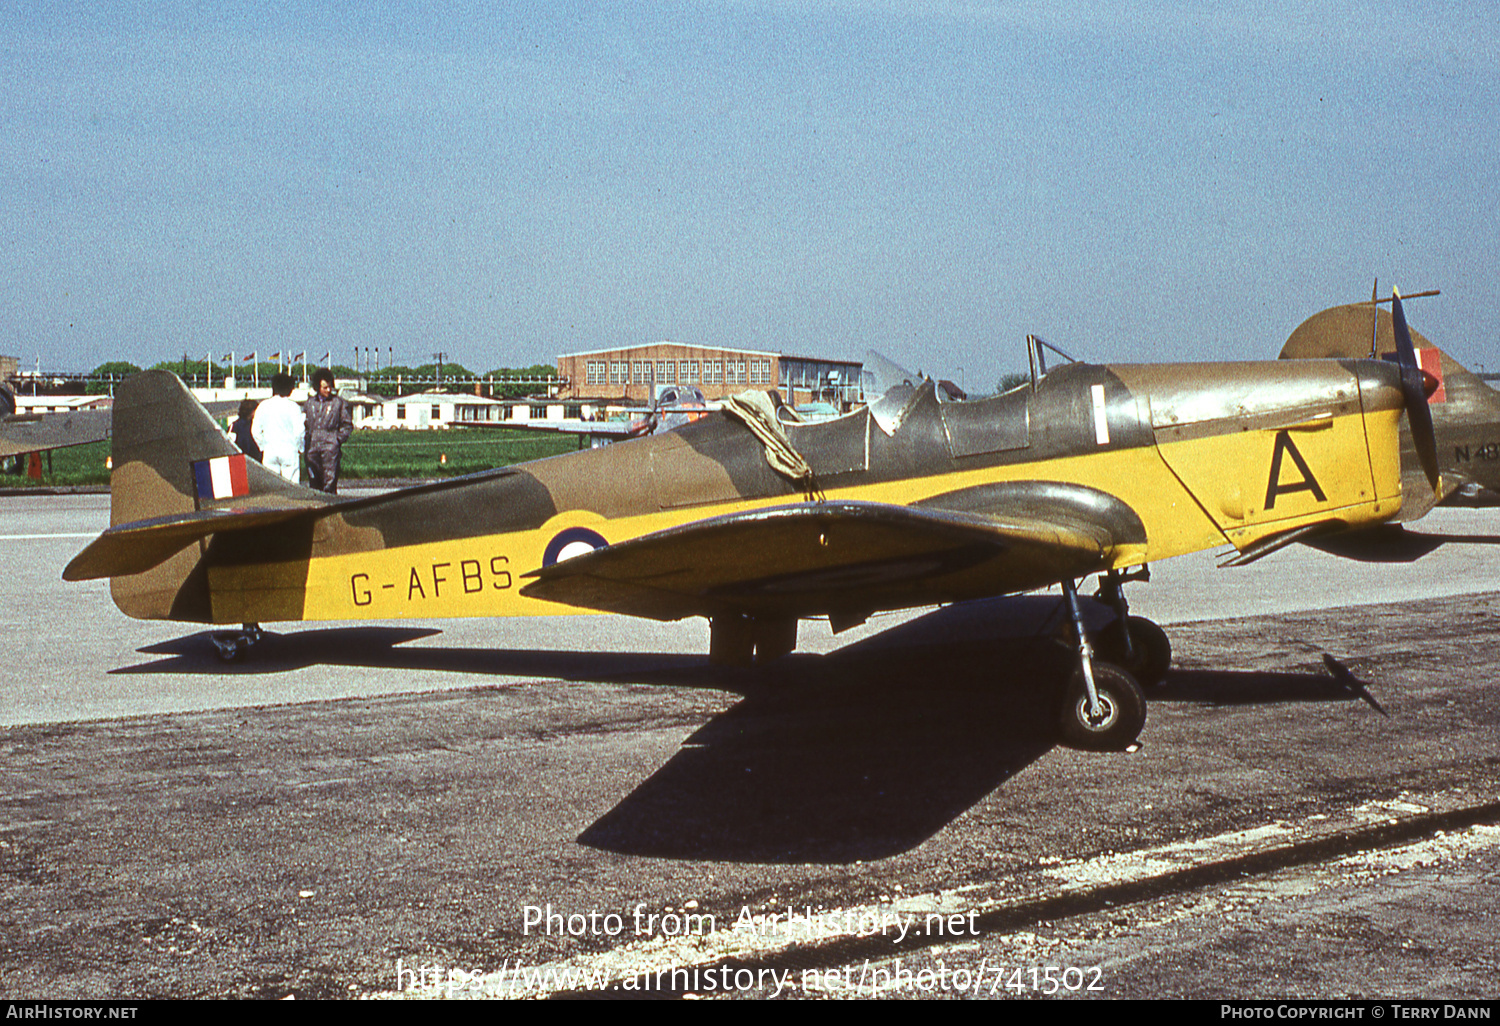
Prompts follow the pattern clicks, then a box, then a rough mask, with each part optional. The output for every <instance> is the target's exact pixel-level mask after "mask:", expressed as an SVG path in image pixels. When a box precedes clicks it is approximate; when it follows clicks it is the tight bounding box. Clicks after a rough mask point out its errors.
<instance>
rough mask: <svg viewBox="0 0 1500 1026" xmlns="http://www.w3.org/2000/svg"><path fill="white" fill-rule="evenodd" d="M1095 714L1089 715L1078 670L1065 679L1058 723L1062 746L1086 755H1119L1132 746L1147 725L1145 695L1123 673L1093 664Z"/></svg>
mask: <svg viewBox="0 0 1500 1026" xmlns="http://www.w3.org/2000/svg"><path fill="white" fill-rule="evenodd" d="M1093 668H1094V690H1095V692H1096V693H1097V694H1098V696H1099V709H1098V712H1097V714H1095V715H1090V713H1089V693H1088V688H1087V687H1086V685H1085V684H1084V679H1083V669H1082V668H1081V667H1080V668H1079V669H1076V670H1074V671H1073V672H1072V674H1070V675H1069V677H1068V683H1067V687H1066V688H1065V689H1064V691H1063V708H1062V716H1061V719H1060V721H1059V727H1060V728H1061V733H1062V741H1063V744H1065V745H1067V746H1068V747H1070V748H1080V749H1083V750H1084V751H1087V752H1121V751H1124V750H1125V749H1127V748H1129V747H1130V746H1131V745H1133V744H1134V743H1135V739H1136V738H1137V737H1139V736H1140V733H1141V728H1142V727H1144V726H1145V725H1146V696H1145V694H1143V693H1142V692H1141V686H1140V685H1139V684H1137V683H1136V682H1135V678H1134V677H1132V676H1131V675H1130V674H1129V673H1127V672H1126V671H1124V670H1122V669H1120V668H1119V667H1118V666H1114V665H1111V664H1110V663H1105V662H1099V661H1095V663H1094V666H1093Z"/></svg>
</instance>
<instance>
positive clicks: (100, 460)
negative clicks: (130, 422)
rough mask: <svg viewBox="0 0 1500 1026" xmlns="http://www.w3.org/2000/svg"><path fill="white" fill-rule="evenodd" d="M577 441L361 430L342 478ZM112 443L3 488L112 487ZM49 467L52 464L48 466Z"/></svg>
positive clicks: (495, 458)
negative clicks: (109, 460)
mask: <svg viewBox="0 0 1500 1026" xmlns="http://www.w3.org/2000/svg"><path fill="white" fill-rule="evenodd" d="M577 444H578V443H577V440H576V439H574V438H572V437H559V436H557V435H540V434H537V435H533V434H526V433H523V432H520V431H487V432H480V431H477V430H474V431H471V430H465V429H462V428H458V429H453V430H448V431H356V432H354V437H352V438H350V439H349V443H348V444H347V445H345V446H344V458H343V467H342V469H341V471H340V479H341V480H344V481H353V480H358V479H360V478H390V477H396V478H421V479H424V480H426V479H433V478H442V477H456V476H458V475H460V474H472V473H474V472H475V471H478V470H488V469H490V468H491V467H508V466H510V465H511V464H513V463H524V462H526V461H527V460H535V459H541V458H542V457H544V456H555V455H557V454H558V453H562V452H569V451H571V450H573V449H574V448H576V447H577ZM108 456H109V442H93V443H91V444H89V445H75V446H73V447H71V448H68V449H54V450H52V452H50V453H43V454H42V456H41V462H42V479H41V480H40V481H37V480H35V479H33V478H31V477H28V476H27V475H26V474H24V473H21V474H15V473H11V472H10V470H11V468H10V466H9V464H10V461H8V460H7V461H6V467H5V468H4V469H5V473H0V488H11V487H27V486H35V487H53V486H57V485H91V484H109V470H108V469H106V467H105V465H104V461H105V458H106V457H108ZM49 464H50V466H49Z"/></svg>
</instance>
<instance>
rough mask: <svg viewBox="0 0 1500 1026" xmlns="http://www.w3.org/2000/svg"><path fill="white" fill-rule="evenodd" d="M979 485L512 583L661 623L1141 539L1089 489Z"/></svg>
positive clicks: (1102, 560)
mask: <svg viewBox="0 0 1500 1026" xmlns="http://www.w3.org/2000/svg"><path fill="white" fill-rule="evenodd" d="M1038 488H1041V489H1042V491H1041V492H1040V493H1039V492H1038ZM986 493H987V494H984V495H974V494H966V493H953V494H952V495H950V496H940V497H938V499H936V500H929V503H928V504H924V505H922V506H898V505H888V504H884V503H876V502H857V501H847V502H809V503H799V504H797V505H791V506H776V507H770V508H765V509H756V510H749V511H745V512H740V513H732V514H728V515H725V516H719V517H712V518H709V519H706V520H701V521H698V522H696V523H691V524H686V525H683V526H680V527H674V528H671V529H668V530H665V531H660V532H657V533H654V534H649V535H645V536H643V537H640V538H635V539H632V540H630V541H625V542H622V543H619V544H616V545H609V546H605V547H603V548H600V549H596V550H594V551H593V552H590V553H586V554H583V555H580V556H576V557H574V558H571V559H566V560H563V561H561V562H558V563H555V564H553V565H552V566H548V567H544V568H542V569H541V570H537V571H534V572H533V573H531V574H529V575H528V576H530V577H534V578H535V580H534V581H532V582H531V583H529V584H527V585H526V586H525V587H524V588H523V589H522V592H521V593H522V594H523V595H528V596H532V597H535V598H542V599H547V600H549V601H554V602H562V603H566V604H568V605H574V606H580V607H583V608H587V609H601V610H605V611H608V612H615V613H628V614H631V615H634V616H646V617H651V618H653V619H658V620H675V619H680V618H682V617H685V616H714V615H719V614H721V613H727V612H734V613H743V614H747V615H752V616H775V617H787V616H817V615H823V614H841V613H870V612H874V611H876V610H880V609H894V608H904V607H909V606H914V605H927V604H935V603H939V602H952V601H959V600H963V599H968V598H978V597H982V596H988V595H997V594H1008V593H1014V592H1020V591H1029V590H1032V589H1034V588H1040V587H1045V586H1047V585H1050V584H1054V583H1057V582H1058V581H1061V580H1064V579H1072V578H1076V577H1081V576H1083V575H1084V574H1088V573H1092V572H1094V571H1096V570H1098V569H1101V568H1102V567H1103V566H1105V565H1108V564H1109V563H1110V562H1111V559H1112V557H1113V556H1114V555H1115V554H1116V553H1118V552H1119V551H1121V550H1122V549H1123V548H1125V547H1128V546H1130V545H1132V544H1135V543H1137V541H1144V534H1143V532H1141V531H1140V530H1138V529H1139V525H1140V521H1139V519H1138V518H1136V517H1135V516H1134V514H1133V513H1132V512H1130V511H1129V510H1128V508H1127V507H1124V504H1123V503H1120V502H1119V500H1117V499H1113V497H1110V496H1106V495H1104V494H1103V493H1101V492H1097V491H1095V490H1093V489H1087V488H1081V487H1079V486H1068V485H1051V484H1046V483H1040V482H1020V483H1016V484H1012V485H1007V486H998V487H996V486H991V487H990V488H989V489H986ZM1085 493H1086V494H1085Z"/></svg>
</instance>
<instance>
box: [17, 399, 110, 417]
mask: <svg viewBox="0 0 1500 1026" xmlns="http://www.w3.org/2000/svg"><path fill="white" fill-rule="evenodd" d="M112 405H114V400H113V399H111V398H110V397H109V396H107V395H17V396H16V412H17V413H72V412H74V411H75V410H107V409H109V408H110V407H111V406H112Z"/></svg>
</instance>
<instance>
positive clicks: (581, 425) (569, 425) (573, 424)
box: [454, 420, 642, 438]
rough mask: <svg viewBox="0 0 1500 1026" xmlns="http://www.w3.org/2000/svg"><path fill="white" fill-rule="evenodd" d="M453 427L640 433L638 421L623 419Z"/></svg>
mask: <svg viewBox="0 0 1500 1026" xmlns="http://www.w3.org/2000/svg"><path fill="white" fill-rule="evenodd" d="M454 426H455V427H462V428H494V429H498V430H501V431H538V432H546V433H549V434H554V435H558V434H562V435H588V436H589V437H591V438H630V437H632V436H634V435H638V434H641V430H642V429H641V427H640V422H639V421H633V422H632V421H623V420H602V421H587V420H467V421H465V420H460V421H454Z"/></svg>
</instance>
